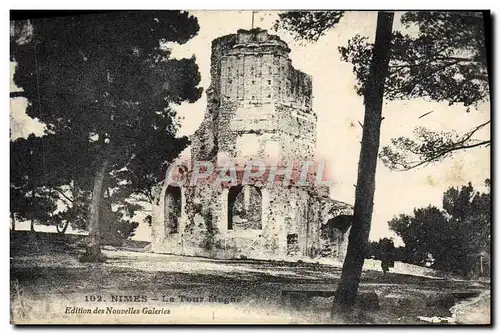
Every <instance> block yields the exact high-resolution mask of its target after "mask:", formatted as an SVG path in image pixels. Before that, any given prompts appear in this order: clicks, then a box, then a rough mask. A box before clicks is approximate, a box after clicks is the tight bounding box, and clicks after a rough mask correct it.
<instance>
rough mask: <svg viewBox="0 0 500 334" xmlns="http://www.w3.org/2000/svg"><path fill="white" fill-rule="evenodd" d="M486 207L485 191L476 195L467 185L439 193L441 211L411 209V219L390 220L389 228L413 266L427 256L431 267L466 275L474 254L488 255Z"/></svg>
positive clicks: (486, 197)
mask: <svg viewBox="0 0 500 334" xmlns="http://www.w3.org/2000/svg"><path fill="white" fill-rule="evenodd" d="M486 183H487V184H488V183H489V180H487V182H486ZM490 205H491V202H490V194H489V191H488V193H479V192H477V191H475V190H474V188H473V186H472V184H471V183H469V184H468V185H466V186H462V187H460V188H453V187H452V188H449V189H448V190H447V191H446V192H445V193H444V194H443V210H440V209H438V208H436V207H434V206H428V207H426V208H420V209H415V210H414V212H413V215H411V216H410V215H405V214H402V215H399V217H395V218H393V219H392V220H391V221H390V222H389V227H390V228H391V230H393V231H394V232H396V234H397V235H399V236H400V237H401V238H402V239H403V241H404V243H405V248H406V250H407V253H408V254H411V255H413V263H415V264H420V265H421V264H423V262H424V261H425V260H426V259H427V258H428V254H429V253H430V254H432V257H433V258H434V259H435V263H434V267H435V268H437V269H440V270H443V271H447V272H454V273H459V274H461V275H463V276H467V275H469V273H470V272H471V271H472V270H473V268H474V265H475V261H476V258H475V257H476V256H477V254H479V253H480V252H488V253H489V252H490V239H491V211H490V209H491V208H490Z"/></svg>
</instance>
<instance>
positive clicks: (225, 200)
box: [152, 29, 349, 259]
mask: <svg viewBox="0 0 500 334" xmlns="http://www.w3.org/2000/svg"><path fill="white" fill-rule="evenodd" d="M289 52H290V49H289V48H288V46H287V44H286V43H285V42H283V41H282V40H280V39H279V38H278V37H277V36H274V35H270V34H268V33H267V31H265V30H261V29H253V30H239V31H238V32H237V34H232V35H227V36H223V37H220V38H218V39H216V40H214V41H213V43H212V57H211V79H212V82H211V85H210V87H209V89H208V90H207V101H208V105H207V110H206V113H205V116H204V119H203V121H202V124H201V126H200V128H199V129H198V130H197V131H196V132H195V134H194V135H193V136H192V138H191V142H192V154H191V157H192V160H208V161H211V162H213V163H214V164H215V165H216V166H217V165H218V166H219V167H221V166H222V165H223V163H224V162H225V160H232V161H233V162H236V163H238V162H240V161H241V160H242V161H241V162H244V161H246V160H248V159H249V158H259V159H263V160H266V161H268V162H269V161H270V160H276V161H286V162H287V163H288V162H292V161H294V162H296V163H297V162H298V161H301V162H302V161H304V160H307V161H311V160H313V159H314V154H315V147H316V122H317V116H316V114H315V113H314V111H313V109H312V83H311V77H310V76H309V75H307V74H305V73H303V72H301V71H299V70H296V69H295V68H294V67H293V66H292V62H291V60H290V59H289ZM193 162H194V161H192V163H193ZM219 167H218V168H219ZM188 173H189V172H188ZM254 181H255V183H253V184H251V187H254V188H248V187H247V188H246V190H245V192H244V193H242V194H239V195H238V193H236V192H234V190H230V188H229V186H227V185H221V184H218V185H209V184H203V185H202V184H197V185H196V186H191V185H189V186H185V187H183V188H182V191H181V196H182V199H181V208H180V211H181V217H180V219H179V223H178V228H177V230H175V231H174V232H172V229H171V228H169V227H168V226H169V224H170V225H172V220H171V219H170V218H169V217H168V213H169V212H170V211H169V210H168V209H165V205H169V203H174V202H172V200H171V199H170V200H169V199H168V196H166V195H167V190H166V189H167V187H168V184H165V185H164V186H163V188H162V192H161V194H160V196H159V201H158V203H157V205H156V206H154V208H153V216H154V224H153V228H152V233H153V238H152V250H153V251H154V252H161V253H171V254H185V255H195V256H206V257H215V258H238V257H248V258H263V259H287V258H304V257H317V256H321V254H322V251H323V249H325V248H329V249H332V250H333V249H334V250H335V252H332V254H333V256H336V257H337V258H338V259H340V258H342V259H343V256H345V245H346V244H347V238H346V233H345V231H343V232H342V231H340V232H338V235H335V236H333V234H332V233H328V234H327V235H326V236H325V235H324V234H323V233H322V231H323V230H324V228H323V226H324V225H325V224H327V222H328V220H329V219H330V218H332V217H334V216H335V215H338V214H345V212H344V211H345V210H344V211H342V210H340V211H339V210H337V209H338V208H339V205H338V203H335V202H334V201H331V200H329V199H328V189H327V188H326V189H323V188H322V189H319V188H314V189H313V188H307V187H301V186H298V185H294V184H292V185H290V186H287V185H283V184H281V183H279V182H278V183H275V184H269V183H266V182H264V183H263V182H259V181H258V180H254ZM233 195H234V196H233ZM238 196H239V197H238ZM249 196H250V197H251V199H249ZM233 197H234V198H233ZM165 198H167V200H166V199H165ZM230 207H232V209H231V210H230ZM336 208H337V209H336ZM335 210H337V211H335ZM346 210H347V211H349V210H348V209H346ZM342 212H343V213H342ZM259 215H260V219H259V217H258V216H259Z"/></svg>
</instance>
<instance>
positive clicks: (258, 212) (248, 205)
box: [227, 185, 262, 230]
mask: <svg viewBox="0 0 500 334" xmlns="http://www.w3.org/2000/svg"><path fill="white" fill-rule="evenodd" d="M227 208H228V214H227V217H228V223H227V229H228V230H253V229H259V230H260V229H262V192H261V190H260V189H259V188H258V187H255V186H251V185H246V186H234V187H231V188H229V194H228V206H227Z"/></svg>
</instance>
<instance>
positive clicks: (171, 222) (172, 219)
mask: <svg viewBox="0 0 500 334" xmlns="http://www.w3.org/2000/svg"><path fill="white" fill-rule="evenodd" d="M181 212H182V194H181V188H179V187H176V186H168V187H167V190H166V191H165V230H166V232H167V233H166V234H174V233H179V220H180V218H181Z"/></svg>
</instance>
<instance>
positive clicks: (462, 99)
mask: <svg viewBox="0 0 500 334" xmlns="http://www.w3.org/2000/svg"><path fill="white" fill-rule="evenodd" d="M401 23H402V24H403V26H405V27H406V28H408V29H410V30H413V29H416V30H417V32H416V33H415V32H413V31H411V32H408V33H404V32H400V31H394V32H393V39H392V42H391V51H392V52H391V61H390V64H389V75H388V77H387V80H386V89H385V97H386V98H388V99H391V100H394V99H398V100H399V99H410V98H428V99H430V100H432V101H447V102H448V103H449V104H450V105H451V104H455V103H461V104H463V105H465V106H466V107H467V106H470V105H473V104H476V103H478V102H480V101H484V100H485V99H488V96H489V88H488V72H487V63H486V46H485V35H484V23H483V14H482V13H481V12H443V11H418V12H407V13H405V14H404V15H403V16H402V18H401ZM372 48H373V45H372V44H370V43H368V41H367V38H366V37H361V36H360V35H356V36H355V37H354V38H352V39H351V40H349V42H348V45H347V46H345V47H340V48H339V51H340V53H341V56H342V59H343V60H344V61H347V62H350V63H352V64H353V65H354V73H355V75H356V77H357V79H358V82H359V86H358V92H359V93H360V94H362V92H363V89H364V83H365V82H366V77H367V75H368V68H369V67H368V66H369V62H370V57H371V49H372Z"/></svg>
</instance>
